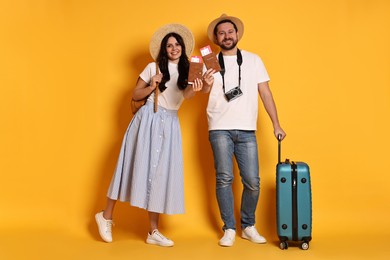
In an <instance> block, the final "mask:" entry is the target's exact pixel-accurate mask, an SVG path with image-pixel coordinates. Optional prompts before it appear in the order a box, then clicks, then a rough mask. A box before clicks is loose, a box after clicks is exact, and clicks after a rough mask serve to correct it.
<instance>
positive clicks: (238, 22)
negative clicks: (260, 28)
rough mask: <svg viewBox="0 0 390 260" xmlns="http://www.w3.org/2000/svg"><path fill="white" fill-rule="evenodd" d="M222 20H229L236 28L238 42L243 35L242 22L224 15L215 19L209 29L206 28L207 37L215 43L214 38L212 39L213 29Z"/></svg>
mask: <svg viewBox="0 0 390 260" xmlns="http://www.w3.org/2000/svg"><path fill="white" fill-rule="evenodd" d="M222 20H230V21H232V22H233V23H234V24H235V25H236V26H237V32H238V40H240V39H241V38H242V36H243V35H244V24H243V23H242V21H241V20H240V19H239V18H237V17H234V16H228V15H226V14H222V15H221V16H220V17H219V18H217V19H215V20H214V21H212V22H211V23H210V24H209V27H208V28H207V35H208V37H209V39H210V41H212V42H213V43H216V41H215V37H214V28H215V26H216V25H217V24H218V23H219V22H220V21H222Z"/></svg>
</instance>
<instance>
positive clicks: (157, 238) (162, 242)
mask: <svg viewBox="0 0 390 260" xmlns="http://www.w3.org/2000/svg"><path fill="white" fill-rule="evenodd" d="M146 243H148V244H151V245H158V246H173V245H174V243H173V241H172V240H170V239H168V238H166V237H165V236H164V235H163V234H161V233H160V232H158V230H157V229H155V230H153V232H152V234H149V233H148V238H147V239H146Z"/></svg>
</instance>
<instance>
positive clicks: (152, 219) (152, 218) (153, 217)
mask: <svg viewBox="0 0 390 260" xmlns="http://www.w3.org/2000/svg"><path fill="white" fill-rule="evenodd" d="M148 215H149V234H152V232H153V230H155V229H158V219H159V217H160V213H156V212H151V211H148Z"/></svg>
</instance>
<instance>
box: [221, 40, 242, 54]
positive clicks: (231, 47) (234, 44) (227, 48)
mask: <svg viewBox="0 0 390 260" xmlns="http://www.w3.org/2000/svg"><path fill="white" fill-rule="evenodd" d="M227 40H229V41H232V42H233V44H232V45H231V46H225V45H224V42H225V41H227ZM237 43H238V41H237V40H234V39H225V40H223V41H222V42H221V44H220V45H219V47H221V49H223V50H225V51H230V50H233V49H234V48H235V47H236V46H237Z"/></svg>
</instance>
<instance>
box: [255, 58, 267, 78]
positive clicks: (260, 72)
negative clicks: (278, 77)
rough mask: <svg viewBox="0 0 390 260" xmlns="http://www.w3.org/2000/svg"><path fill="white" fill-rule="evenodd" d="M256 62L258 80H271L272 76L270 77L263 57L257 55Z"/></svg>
mask: <svg viewBox="0 0 390 260" xmlns="http://www.w3.org/2000/svg"><path fill="white" fill-rule="evenodd" d="M255 62H256V75H257V79H256V80H257V82H258V83H262V82H266V81H269V80H270V78H269V75H268V72H267V69H266V68H265V65H264V63H263V61H262V60H261V58H260V57H259V56H257V55H256V60H255Z"/></svg>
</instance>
